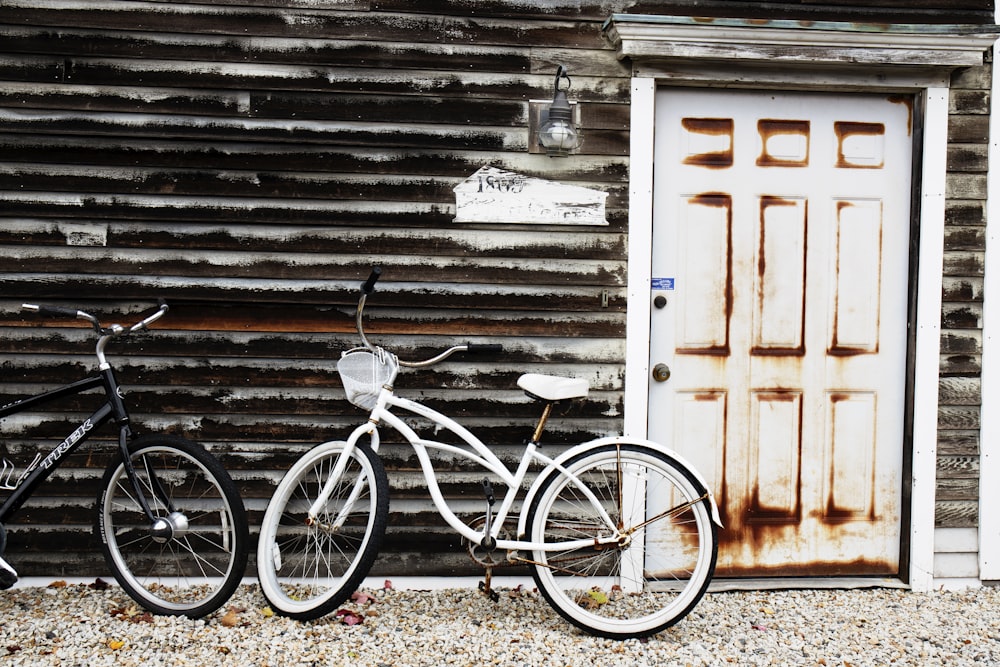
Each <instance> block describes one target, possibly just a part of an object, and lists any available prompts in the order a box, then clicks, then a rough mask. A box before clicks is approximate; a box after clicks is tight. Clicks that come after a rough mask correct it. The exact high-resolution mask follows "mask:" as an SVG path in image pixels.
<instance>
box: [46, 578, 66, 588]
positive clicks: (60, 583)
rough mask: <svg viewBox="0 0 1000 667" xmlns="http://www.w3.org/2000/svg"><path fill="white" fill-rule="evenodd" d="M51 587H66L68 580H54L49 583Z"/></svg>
mask: <svg viewBox="0 0 1000 667" xmlns="http://www.w3.org/2000/svg"><path fill="white" fill-rule="evenodd" d="M49 588H66V582H65V581H63V580H62V579H60V580H59V581H53V582H52V583H51V584H49Z"/></svg>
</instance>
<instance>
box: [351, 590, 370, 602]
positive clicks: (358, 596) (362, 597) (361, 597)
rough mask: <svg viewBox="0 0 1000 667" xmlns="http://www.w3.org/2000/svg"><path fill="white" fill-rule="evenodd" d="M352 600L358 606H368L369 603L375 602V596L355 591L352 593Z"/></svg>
mask: <svg viewBox="0 0 1000 667" xmlns="http://www.w3.org/2000/svg"><path fill="white" fill-rule="evenodd" d="M351 600H353V601H354V602H357V603H358V604H368V603H369V602H375V596H374V595H370V594H368V593H364V592H362V591H354V592H353V593H351Z"/></svg>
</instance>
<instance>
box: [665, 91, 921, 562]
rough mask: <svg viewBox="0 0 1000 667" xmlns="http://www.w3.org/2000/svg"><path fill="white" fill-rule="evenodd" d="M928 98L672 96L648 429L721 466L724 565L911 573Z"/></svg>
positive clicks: (695, 458) (696, 458)
mask: <svg viewBox="0 0 1000 667" xmlns="http://www.w3.org/2000/svg"><path fill="white" fill-rule="evenodd" d="M911 112H912V108H911V105H910V103H909V98H901V97H892V96H873V95H851V94H844V95H832V94H819V93H815V94H813V93H788V92H775V91H767V92H763V91H725V90H708V89H704V90H686V89H661V90H660V91H659V92H658V93H657V98H656V126H655V132H656V145H655V149H654V150H655V173H654V184H655V185H654V223H653V224H654V228H653V248H652V275H653V281H652V285H651V288H652V289H651V293H650V299H651V301H652V304H653V305H652V308H651V331H650V368H654V367H658V368H659V370H660V376H659V377H660V380H659V381H658V380H656V379H653V378H652V377H651V378H650V391H649V402H650V405H649V433H650V437H651V438H652V439H653V440H658V441H661V442H664V443H666V444H668V445H669V446H671V447H673V448H674V449H676V450H678V451H679V452H680V453H682V454H683V455H684V456H686V457H687V458H689V459H690V460H691V461H692V462H693V463H694V464H695V465H696V467H698V468H699V469H700V470H701V471H702V472H703V473H704V474H705V475H706V476H707V477H708V478H709V479H710V480H711V484H712V485H713V490H714V492H715V493H716V497H717V499H718V500H719V502H720V505H721V509H722V516H723V520H724V522H725V524H726V527H725V530H724V531H723V533H722V541H721V545H720V552H719V569H718V572H719V574H720V575H722V576H726V575H729V576H740V575H747V576H750V575H752V576H766V575H783V576H788V575H798V576H809V575H830V574H843V575H860V574H890V575H891V574H896V573H898V572H899V568H900V562H899V557H900V537H901V528H902V527H901V507H902V504H901V492H902V461H903V434H904V400H905V398H904V395H905V387H906V358H907V357H906V355H907V350H906V345H907V303H908V284H909V281H908V277H907V276H908V261H909V260H908V258H909V248H908V244H909V229H910V177H911V172H910V169H911V143H912V137H911V134H912V133H911V125H910V124H911V117H912V116H911ZM667 371H669V378H667V379H665V380H664V379H663V376H664V375H667Z"/></svg>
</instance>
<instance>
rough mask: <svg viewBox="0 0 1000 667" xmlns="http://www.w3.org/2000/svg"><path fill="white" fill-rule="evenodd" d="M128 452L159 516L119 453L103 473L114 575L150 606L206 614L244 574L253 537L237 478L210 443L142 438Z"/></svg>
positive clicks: (103, 529) (103, 533)
mask: <svg viewBox="0 0 1000 667" xmlns="http://www.w3.org/2000/svg"><path fill="white" fill-rule="evenodd" d="M128 451H129V459H130V461H131V465H132V466H133V468H134V470H135V475H136V478H137V480H138V484H139V487H140V491H139V492H141V493H142V496H143V497H144V498H145V500H146V502H147V503H148V504H149V507H150V509H151V510H152V513H153V515H154V516H155V517H157V519H158V520H157V521H155V522H153V523H152V524H151V523H150V520H149V518H148V517H147V515H146V513H145V511H144V510H143V508H142V505H141V503H140V502H139V500H138V496H137V492H136V488H135V485H134V484H133V482H132V479H131V478H130V477H129V475H128V473H127V472H126V467H125V461H124V460H123V459H122V457H121V455H120V454H119V455H118V456H117V457H116V458H115V460H114V461H112V462H111V464H110V465H109V466H108V468H107V470H106V471H105V473H104V482H103V486H102V491H101V495H100V496H99V498H98V501H97V525H96V528H95V530H96V532H97V535H98V537H99V538H100V540H101V547H102V550H103V552H104V557H105V559H106V561H107V563H108V565H109V567H110V568H111V570H112V572H113V574H114V576H115V579H117V580H118V583H119V584H121V586H122V588H124V589H125V591H126V592H127V593H128V594H129V595H131V596H132V597H133V598H134V599H135V601H136V602H138V603H139V604H140V605H142V606H143V607H145V608H146V609H148V610H149V611H151V612H154V613H157V614H167V615H174V616H179V615H184V616H189V617H191V618H200V617H202V616H205V615H206V614H209V613H211V612H213V611H215V610H216V609H218V608H219V607H221V606H222V605H223V604H224V603H225V602H226V601H227V600H228V599H229V598H230V596H232V594H233V592H234V591H235V590H236V587H237V586H239V584H240V581H241V580H242V578H243V572H244V570H245V568H246V563H247V555H248V554H247V551H248V545H249V541H250V536H249V530H248V528H247V519H246V512H245V510H244V508H243V501H242V500H241V499H240V494H239V492H238V491H237V489H236V485H235V484H234V483H233V480H232V478H231V477H230V476H229V474H228V473H227V472H226V470H225V469H224V468H223V467H222V464H220V463H219V462H218V460H216V459H215V457H213V456H212V455H211V454H210V453H209V452H208V451H207V450H206V449H205V448H204V447H202V446H201V445H199V444H196V443H193V442H190V441H188V440H183V439H181V438H176V437H173V436H167V435H149V436H143V437H141V438H137V439H136V440H135V441H133V442H132V443H131V444H130V445H129V450H128Z"/></svg>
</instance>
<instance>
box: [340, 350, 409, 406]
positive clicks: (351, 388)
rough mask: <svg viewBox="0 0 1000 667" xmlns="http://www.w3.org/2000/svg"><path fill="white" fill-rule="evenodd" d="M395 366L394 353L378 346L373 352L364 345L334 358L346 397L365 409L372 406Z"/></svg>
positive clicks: (394, 371)
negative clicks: (338, 359) (337, 359)
mask: <svg viewBox="0 0 1000 667" xmlns="http://www.w3.org/2000/svg"><path fill="white" fill-rule="evenodd" d="M398 368H399V366H398V364H397V362H396V357H395V355H393V354H390V353H388V352H386V351H385V350H383V349H381V348H378V351H377V352H375V353H373V352H371V351H370V350H367V349H363V348H359V349H354V350H348V351H347V352H344V353H343V354H342V355H341V357H340V361H338V362H337V372H338V373H340V381H341V382H342V383H343V384H344V391H345V392H346V393H347V400H348V401H350V402H351V405H356V406H358V407H359V408H363V409H365V410H371V409H372V408H374V407H375V402H376V401H377V400H378V394H379V391H381V389H382V385H385V384H389V383H391V382H392V381H393V380H394V379H395V378H396V371H397V370H398Z"/></svg>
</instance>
